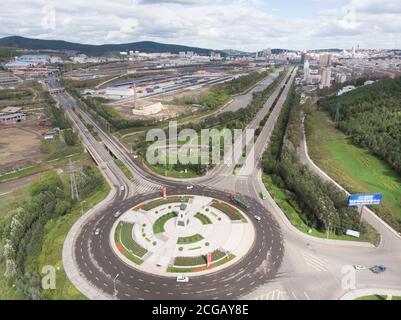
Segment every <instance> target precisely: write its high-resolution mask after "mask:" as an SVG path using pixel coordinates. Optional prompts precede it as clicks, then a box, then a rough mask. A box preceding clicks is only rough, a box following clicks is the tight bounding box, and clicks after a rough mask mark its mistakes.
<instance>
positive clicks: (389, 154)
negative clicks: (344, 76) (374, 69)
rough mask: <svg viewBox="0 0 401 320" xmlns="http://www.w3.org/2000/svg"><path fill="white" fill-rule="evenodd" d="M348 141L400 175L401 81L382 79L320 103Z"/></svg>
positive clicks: (400, 79) (397, 79)
mask: <svg viewBox="0 0 401 320" xmlns="http://www.w3.org/2000/svg"><path fill="white" fill-rule="evenodd" d="M319 106H320V107H322V108H324V109H326V110H328V111H329V113H330V115H331V117H332V118H333V119H336V120H337V126H338V128H339V129H340V130H342V131H343V132H344V133H345V134H347V135H348V136H350V139H351V141H352V142H353V143H354V144H356V145H358V146H360V147H363V148H366V149H368V150H369V151H370V152H371V153H373V154H375V155H376V156H378V157H379V158H381V159H382V160H384V161H386V162H387V163H388V164H389V165H390V166H391V167H392V168H393V169H394V170H395V171H397V172H398V173H399V174H401V78H396V79H384V80H381V81H377V82H376V83H374V84H371V85H366V86H363V87H360V88H358V89H356V90H353V91H351V92H349V93H347V94H343V95H341V96H339V97H328V98H324V99H321V100H320V101H319Z"/></svg>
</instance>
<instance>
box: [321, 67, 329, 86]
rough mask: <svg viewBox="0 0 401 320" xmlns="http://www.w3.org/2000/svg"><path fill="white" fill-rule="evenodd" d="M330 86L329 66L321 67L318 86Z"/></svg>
mask: <svg viewBox="0 0 401 320" xmlns="http://www.w3.org/2000/svg"><path fill="white" fill-rule="evenodd" d="M330 86H331V68H327V67H326V68H323V69H322V78H321V80H320V88H321V89H323V88H329V87H330Z"/></svg>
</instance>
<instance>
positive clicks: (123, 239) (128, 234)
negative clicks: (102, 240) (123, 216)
mask: <svg viewBox="0 0 401 320" xmlns="http://www.w3.org/2000/svg"><path fill="white" fill-rule="evenodd" d="M133 227H134V224H131V223H126V222H120V223H119V224H118V226H117V229H116V238H117V241H118V242H119V243H121V244H122V245H123V247H124V249H126V250H129V251H131V253H133V254H134V255H136V256H138V257H139V258H142V257H143V256H144V255H145V254H146V253H147V252H148V250H146V249H145V248H142V247H141V246H140V245H139V244H138V243H137V242H136V241H135V240H134V239H133V238H132V229H133Z"/></svg>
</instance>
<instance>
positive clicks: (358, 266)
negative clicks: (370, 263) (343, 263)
mask: <svg viewBox="0 0 401 320" xmlns="http://www.w3.org/2000/svg"><path fill="white" fill-rule="evenodd" d="M354 268H355V270H366V267H365V266H361V265H359V264H356V265H354Z"/></svg>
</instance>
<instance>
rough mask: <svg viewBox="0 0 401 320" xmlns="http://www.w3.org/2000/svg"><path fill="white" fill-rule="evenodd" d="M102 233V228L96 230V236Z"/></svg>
mask: <svg viewBox="0 0 401 320" xmlns="http://www.w3.org/2000/svg"><path fill="white" fill-rule="evenodd" d="M99 234H100V228H96V230H95V236H98V235H99Z"/></svg>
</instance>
